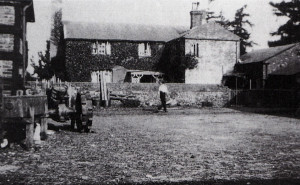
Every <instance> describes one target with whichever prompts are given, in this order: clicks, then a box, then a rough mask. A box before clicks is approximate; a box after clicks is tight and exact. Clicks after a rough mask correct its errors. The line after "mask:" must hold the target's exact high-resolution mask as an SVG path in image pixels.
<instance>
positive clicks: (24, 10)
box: [22, 1, 33, 86]
mask: <svg viewBox="0 0 300 185" xmlns="http://www.w3.org/2000/svg"><path fill="white" fill-rule="evenodd" d="M32 4H33V1H31V2H30V4H29V5H26V6H24V8H23V15H22V21H23V35H22V36H23V71H22V72H23V86H25V75H26V66H25V64H26V55H27V54H26V52H27V51H26V30H27V28H26V10H27V9H28V8H29V7H30V6H32Z"/></svg>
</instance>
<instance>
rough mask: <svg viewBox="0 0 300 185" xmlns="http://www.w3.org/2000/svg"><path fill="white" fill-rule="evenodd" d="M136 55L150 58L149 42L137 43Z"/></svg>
mask: <svg viewBox="0 0 300 185" xmlns="http://www.w3.org/2000/svg"><path fill="white" fill-rule="evenodd" d="M138 54H139V57H150V56H151V47H150V43H149V42H143V43H139V45H138Z"/></svg>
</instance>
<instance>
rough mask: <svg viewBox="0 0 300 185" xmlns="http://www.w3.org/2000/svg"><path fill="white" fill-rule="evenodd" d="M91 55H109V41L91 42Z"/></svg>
mask: <svg viewBox="0 0 300 185" xmlns="http://www.w3.org/2000/svg"><path fill="white" fill-rule="evenodd" d="M92 55H111V45H110V43H109V42H94V43H93V44H92Z"/></svg>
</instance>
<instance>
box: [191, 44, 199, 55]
mask: <svg viewBox="0 0 300 185" xmlns="http://www.w3.org/2000/svg"><path fill="white" fill-rule="evenodd" d="M190 51H191V52H190V53H191V56H196V57H199V44H192V46H191V50H190Z"/></svg>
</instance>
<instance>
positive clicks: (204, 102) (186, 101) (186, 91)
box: [28, 82, 231, 107]
mask: <svg viewBox="0 0 300 185" xmlns="http://www.w3.org/2000/svg"><path fill="white" fill-rule="evenodd" d="M28 83H29V84H30V86H32V87H34V86H35V84H36V83H35V82H28ZM70 84H71V85H73V86H76V87H81V88H83V89H85V90H89V91H100V84H99V83H89V82H70ZM38 85H39V86H41V83H39V84H38ZM167 86H168V89H169V92H170V97H171V98H172V99H175V100H176V101H177V102H178V104H179V105H181V106H197V107H202V106H212V107H224V106H226V105H227V103H228V102H229V101H230V96H231V94H230V92H231V90H230V89H228V88H227V87H221V86H218V85H199V84H182V83H168V84H167ZM158 87H159V85H158V84H156V83H138V84H134V83H108V84H107V88H108V91H109V92H110V93H114V94H122V95H134V96H135V97H136V98H137V99H138V100H139V101H140V102H141V105H159V104H160V99H159V94H158ZM167 100H169V98H167ZM118 103H119V102H117V101H115V102H112V104H118Z"/></svg>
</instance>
